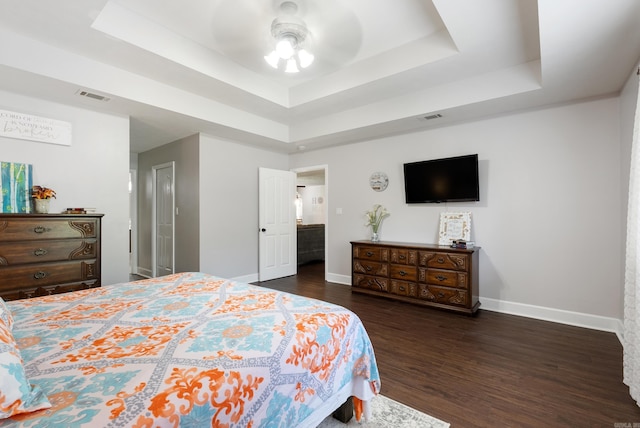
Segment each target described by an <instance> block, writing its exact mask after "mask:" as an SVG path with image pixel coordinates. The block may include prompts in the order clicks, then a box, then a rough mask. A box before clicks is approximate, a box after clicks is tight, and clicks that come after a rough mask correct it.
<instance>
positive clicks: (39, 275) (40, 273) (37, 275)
mask: <svg viewBox="0 0 640 428" xmlns="http://www.w3.org/2000/svg"><path fill="white" fill-rule="evenodd" d="M45 276H47V273H46V272H44V271H41V270H39V271H38V272H36V273H34V274H33V277H34V278H35V279H42V278H44V277H45Z"/></svg>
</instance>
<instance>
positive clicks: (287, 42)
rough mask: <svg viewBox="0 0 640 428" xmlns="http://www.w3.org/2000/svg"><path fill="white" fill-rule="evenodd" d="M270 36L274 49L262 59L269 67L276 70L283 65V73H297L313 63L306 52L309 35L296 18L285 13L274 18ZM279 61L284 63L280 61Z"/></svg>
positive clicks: (302, 23)
mask: <svg viewBox="0 0 640 428" xmlns="http://www.w3.org/2000/svg"><path fill="white" fill-rule="evenodd" d="M288 3H291V2H285V3H283V5H288ZM291 4H293V3H291ZM293 6H295V4H293ZM285 9H286V8H285ZM289 9H290V10H289ZM289 9H287V11H288V12H291V11H293V12H295V10H297V9H296V8H293V7H290V8H289ZM271 36H272V37H273V40H274V42H273V43H274V45H275V49H274V50H273V52H271V53H270V54H268V55H266V56H265V57H264V59H265V61H266V62H267V63H268V64H269V65H270V66H271V67H273V68H276V69H277V68H279V66H280V64H284V65H285V70H284V71H285V73H298V72H299V71H300V68H307V67H309V66H310V65H311V64H312V63H313V60H314V56H313V54H312V53H311V52H309V50H308V48H309V46H308V44H309V41H310V36H311V35H310V33H309V30H308V29H307V26H306V25H305V23H304V22H303V21H302V20H301V19H299V18H298V17H296V16H294V15H292V14H291V13H287V14H285V15H284V16H280V17H277V18H275V19H274V20H273V22H272V23H271ZM281 59H282V60H284V61H280V60H281Z"/></svg>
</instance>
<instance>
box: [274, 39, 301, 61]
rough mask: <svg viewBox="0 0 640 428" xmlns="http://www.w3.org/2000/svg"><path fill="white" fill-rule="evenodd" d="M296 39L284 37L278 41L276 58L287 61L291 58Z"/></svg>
mask: <svg viewBox="0 0 640 428" xmlns="http://www.w3.org/2000/svg"><path fill="white" fill-rule="evenodd" d="M296 45H297V43H296V39H295V37H294V36H290V35H285V36H282V37H281V38H280V40H278V43H277V44H276V52H278V56H279V57H280V58H282V59H289V58H291V57H292V56H293V54H294V53H296V51H295V47H296Z"/></svg>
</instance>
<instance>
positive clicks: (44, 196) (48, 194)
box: [31, 186, 56, 214]
mask: <svg viewBox="0 0 640 428" xmlns="http://www.w3.org/2000/svg"><path fill="white" fill-rule="evenodd" d="M31 197H32V198H33V210H34V212H36V213H39V214H47V213H48V212H49V201H50V200H51V198H55V197H56V192H55V190H53V189H49V188H48V187H42V186H33V187H32V188H31Z"/></svg>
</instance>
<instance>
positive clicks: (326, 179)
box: [291, 164, 329, 281]
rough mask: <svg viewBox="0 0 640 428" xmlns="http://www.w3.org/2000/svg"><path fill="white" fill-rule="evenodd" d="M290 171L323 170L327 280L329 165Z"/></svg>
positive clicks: (325, 278)
mask: <svg viewBox="0 0 640 428" xmlns="http://www.w3.org/2000/svg"><path fill="white" fill-rule="evenodd" d="M291 171H293V172H295V173H296V177H297V174H298V173H299V172H309V171H324V201H325V204H324V219H325V220H324V221H325V223H324V280H325V281H327V276H328V275H329V273H328V272H329V270H328V269H329V251H328V247H329V165H327V164H324V165H315V166H305V167H301V168H293V169H292V170H291ZM296 184H297V183H296Z"/></svg>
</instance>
